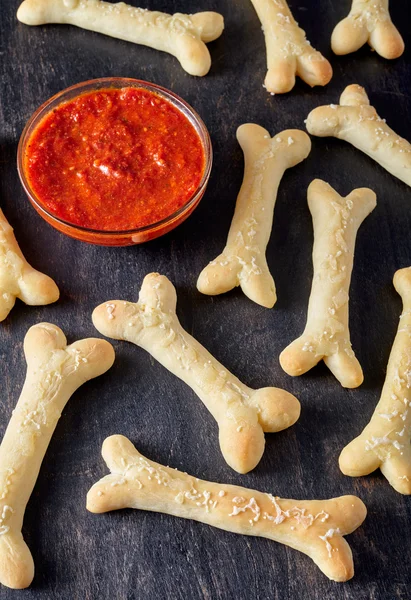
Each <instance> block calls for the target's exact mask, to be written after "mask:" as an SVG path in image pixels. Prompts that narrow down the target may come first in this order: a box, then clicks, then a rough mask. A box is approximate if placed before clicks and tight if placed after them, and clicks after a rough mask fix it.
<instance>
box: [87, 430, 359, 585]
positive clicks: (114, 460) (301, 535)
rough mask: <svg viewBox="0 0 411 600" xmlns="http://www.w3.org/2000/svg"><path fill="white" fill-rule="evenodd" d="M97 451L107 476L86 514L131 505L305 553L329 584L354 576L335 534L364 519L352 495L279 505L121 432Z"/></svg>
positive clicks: (93, 492)
mask: <svg viewBox="0 0 411 600" xmlns="http://www.w3.org/2000/svg"><path fill="white" fill-rule="evenodd" d="M102 454H103V458H104V460H105V462H106V464H107V466H108V468H109V469H110V471H111V475H106V477H103V479H100V481H98V482H97V483H96V484H94V485H93V487H92V488H91V489H90V491H89V492H88V494H87V509H88V510H89V511H90V512H93V513H103V512H107V511H110V510H118V509H122V508H138V509H142V510H150V511H154V512H162V513H166V514H169V515H174V516H176V517H182V518H184V519H194V520H195V521H200V522H202V523H206V524H207V525H212V526H213V527H218V528H219V529H224V530H226V531H231V532H233V533H241V534H243V535H252V536H260V537H265V538H268V539H271V540H274V541H276V542H280V543H282V544H286V545H287V546H291V548H295V549H296V550H299V551H300V552H303V553H304V554H307V555H308V556H309V557H310V558H311V559H312V560H313V561H314V562H315V564H316V565H317V566H318V567H319V568H320V569H321V571H322V572H323V573H324V574H325V575H326V576H327V577H329V578H330V579H333V580H334V581H347V580H348V579H350V578H351V577H352V576H353V575H354V565H353V558H352V553H351V549H350V547H349V545H348V544H347V542H346V541H345V540H344V538H343V537H342V536H343V535H347V534H349V533H352V532H353V531H354V530H355V529H357V527H359V526H360V525H361V523H362V522H363V521H364V519H365V516H366V512H367V511H366V508H365V506H364V504H363V503H362V502H361V500H360V499H359V498H357V497H356V496H341V497H340V498H333V499H331V500H286V499H283V498H278V497H274V496H272V495H271V494H264V493H262V492H258V491H256V490H250V489H247V488H243V487H239V486H236V485H224V484H219V483H213V482H210V481H203V480H201V479H197V478H196V477H192V476H191V475H188V474H187V473H182V472H181V471H177V470H176V469H171V468H170V467H163V466H162V465H160V464H158V463H155V462H152V461H151V460H148V459H147V458H145V457H144V456H142V455H141V454H140V453H139V452H138V451H137V450H136V448H135V447H134V446H133V444H132V443H131V442H130V440H128V439H127V438H126V437H124V436H122V435H113V436H111V437H109V438H107V439H106V440H105V441H104V443H103V450H102Z"/></svg>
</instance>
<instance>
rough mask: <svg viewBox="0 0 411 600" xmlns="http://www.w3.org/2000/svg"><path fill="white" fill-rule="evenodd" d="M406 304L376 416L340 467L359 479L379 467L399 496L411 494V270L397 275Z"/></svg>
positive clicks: (347, 451) (396, 282) (346, 451)
mask: <svg viewBox="0 0 411 600" xmlns="http://www.w3.org/2000/svg"><path fill="white" fill-rule="evenodd" d="M394 287H395V289H396V290H397V292H398V293H399V294H400V296H401V298H402V301H403V306H404V308H403V312H402V315H401V317H400V323H399V326H398V331H397V335H396V337H395V340H394V344H393V346H392V350H391V354H390V358H389V361H388V367H387V375H386V378H385V383H384V387H383V390H382V393H381V398H380V401H379V402H378V404H377V406H376V409H375V411H374V414H373V415H372V417H371V420H370V422H369V423H368V425H367V426H366V427H365V429H364V430H363V432H362V433H361V434H360V435H359V436H358V437H357V438H355V439H354V440H353V441H352V442H351V443H350V444H348V446H346V447H345V448H344V450H343V451H342V452H341V455H340V468H341V471H342V472H343V473H344V474H345V475H349V476H350V477H359V476H360V475H368V474H369V473H372V472H373V471H375V469H378V468H380V469H381V472H382V474H383V475H384V476H385V477H386V478H387V479H388V481H389V483H390V484H391V485H392V487H393V488H394V489H395V490H396V491H397V492H400V494H411V446H410V441H411V267H408V268H406V269H400V270H399V271H397V272H396V273H395V275H394Z"/></svg>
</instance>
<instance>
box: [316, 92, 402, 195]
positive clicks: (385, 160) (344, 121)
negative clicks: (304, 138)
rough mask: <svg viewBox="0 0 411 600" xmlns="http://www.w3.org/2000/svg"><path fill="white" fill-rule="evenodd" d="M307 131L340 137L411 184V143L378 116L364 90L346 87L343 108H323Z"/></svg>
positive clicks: (323, 135)
mask: <svg viewBox="0 0 411 600" xmlns="http://www.w3.org/2000/svg"><path fill="white" fill-rule="evenodd" d="M307 130H308V132H309V133H311V135H317V136H319V137H329V136H332V137H336V138H338V139H340V140H345V141H346V142H349V143H350V144H352V145H353V146H355V147H356V148H358V149H359V150H362V152H365V154H368V156H370V157H371V158H373V159H374V160H375V161H377V163H379V164H380V165H381V166H382V167H384V169H386V170H387V171H388V172H389V173H391V174H392V175H394V176H395V177H398V179H401V181H404V182H405V183H406V184H407V185H411V144H410V143H409V142H407V140H404V139H403V138H401V137H400V136H399V135H397V134H396V133H395V131H393V130H392V129H390V127H388V125H387V124H386V122H385V119H381V117H379V116H378V114H377V111H376V110H375V108H373V107H372V106H370V101H369V100H368V96H367V94H366V92H365V90H364V88H362V87H361V86H359V85H356V84H353V85H349V86H348V87H347V88H345V90H344V92H343V93H342V95H341V98H340V105H336V104H330V105H329V106H319V107H318V108H315V109H314V110H312V111H311V112H310V114H309V115H308V118H307Z"/></svg>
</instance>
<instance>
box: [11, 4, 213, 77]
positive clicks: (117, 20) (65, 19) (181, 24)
mask: <svg viewBox="0 0 411 600" xmlns="http://www.w3.org/2000/svg"><path fill="white" fill-rule="evenodd" d="M17 18H18V19H19V21H21V22H22V23H25V24H26V25H43V24H45V23H67V24H70V25H76V26H77V27H82V28H83V29H89V30H91V31H97V32H98V33H103V34H105V35H109V36H111V37H116V38H119V39H121V40H126V41H128V42H133V43H135V44H142V45H144V46H150V47H151V48H155V49H157V50H162V51H163V52H168V53H169V54H172V55H173V56H175V57H176V58H177V59H178V60H179V62H180V64H181V66H182V67H183V69H184V70H185V71H187V73H190V75H197V76H203V75H206V74H207V73H208V71H209V70H210V66H211V58H210V53H209V51H208V49H207V46H206V43H207V42H211V41H213V40H215V39H217V38H218V37H220V35H221V34H222V32H223V29H224V19H223V17H222V16H221V15H220V14H218V13H215V12H200V13H197V14H195V15H184V14H181V13H176V14H174V15H168V14H166V13H162V12H158V11H149V10H147V9H142V8H135V7H134V6H129V5H127V4H124V3H123V2H119V3H117V4H112V3H109V2H103V1H100V0H53V1H52V2H50V0H24V2H23V3H22V4H21V5H20V7H19V9H18V11H17Z"/></svg>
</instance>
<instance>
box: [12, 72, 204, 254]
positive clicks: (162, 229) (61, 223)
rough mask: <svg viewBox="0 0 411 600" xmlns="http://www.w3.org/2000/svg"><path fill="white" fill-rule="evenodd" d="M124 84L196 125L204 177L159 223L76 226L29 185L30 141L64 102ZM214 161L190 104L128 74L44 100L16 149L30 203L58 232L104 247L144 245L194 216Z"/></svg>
mask: <svg viewBox="0 0 411 600" xmlns="http://www.w3.org/2000/svg"><path fill="white" fill-rule="evenodd" d="M125 87H134V88H143V89H146V90H148V91H150V92H154V93H155V94H157V95H159V96H161V97H162V98H163V99H164V100H167V101H168V102H170V103H171V104H172V105H173V106H174V107H175V108H177V109H178V110H179V111H180V112H181V113H183V115H184V116H185V117H186V118H187V119H188V120H189V122H190V123H191V124H192V126H193V127H194V129H195V131H196V132H197V134H198V136H199V138H200V140H201V143H202V145H203V149H204V156H205V166H204V173H203V176H202V178H201V181H200V183H199V185H198V187H197V189H196V190H195V192H194V193H193V194H192V195H191V197H190V198H189V199H188V201H187V202H186V203H185V204H184V206H182V207H180V208H179V209H178V210H177V211H175V212H174V213H172V214H171V215H169V216H168V217H166V218H164V219H162V220H161V221H158V222H156V223H152V224H150V225H145V226H144V227H139V228H137V229H131V230H126V231H104V230H96V229H89V228H87V227H81V226H79V225H74V224H73V223H70V222H68V221H65V220H64V219H61V218H59V217H57V216H56V215H54V214H53V213H52V212H51V211H50V210H49V209H48V208H46V207H45V206H44V205H43V204H42V201H41V198H39V197H38V196H37V195H36V194H35V192H34V191H33V189H32V187H31V186H30V182H29V179H28V177H27V174H26V169H25V156H26V149H27V144H28V142H29V140H30V137H31V135H32V134H33V132H34V130H35V129H36V127H37V125H38V124H39V123H40V122H41V120H42V119H43V118H44V117H45V116H46V115H47V114H48V113H50V112H51V111H52V110H53V109H55V108H56V107H57V106H59V105H60V104H63V103H64V102H67V101H68V100H72V99H73V98H76V97H77V96H80V95H82V94H84V93H86V92H91V91H95V90H101V89H107V88H114V89H121V88H125ZM212 160H213V153H212V147H211V140H210V136H209V133H208V131H207V128H206V126H205V124H204V122H203V121H202V119H201V118H200V117H199V115H198V114H197V113H196V112H195V110H194V109H193V108H192V107H191V106H190V105H189V104H187V102H185V101H184V100H183V99H182V98H180V97H179V96H177V95H176V94H174V93H173V92H171V91H170V90H167V89H165V88H163V87H161V86H159V85H156V84H154V83H148V82H147V81H140V80H139V79H129V78H125V77H105V78H100V79H92V80H90V81H84V82H82V83H78V84H76V85H73V86H71V87H69V88H67V89H65V90H63V91H62V92H59V93H58V94H56V95H55V96H53V97H52V98H50V99H49V100H47V101H46V102H44V104H42V105H41V106H40V108H38V109H37V110H36V112H35V113H34V114H33V115H32V116H31V117H30V119H29V120H28V122H27V124H26V126H25V128H24V130H23V133H22V134H21V137H20V141H19V145H18V150H17V169H18V173H19V177H20V181H21V183H22V185H23V188H24V190H25V192H26V194H27V196H28V199H29V200H30V202H31V204H32V205H33V207H34V208H35V209H36V211H37V212H38V213H39V214H40V215H41V216H42V217H43V219H44V220H45V221H47V223H49V224H50V225H52V226H53V227H54V228H55V229H57V230H58V231H61V232H62V233H64V234H66V235H68V236H70V237H72V238H75V239H77V240H81V241H83V242H89V243H91V244H99V245H102V246H129V245H133V244H141V243H143V242H147V241H149V240H152V239H154V238H157V237H159V236H161V235H164V234H165V233H168V232H169V231H171V230H172V229H174V228H175V227H177V225H179V224H180V223H182V222H183V221H185V219H187V217H188V216H189V215H191V213H192V212H193V210H194V209H195V208H196V207H197V206H198V204H199V202H200V200H201V198H202V197H203V195H204V192H205V189H206V187H207V184H208V180H209V177H210V172H211V166H212Z"/></svg>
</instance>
